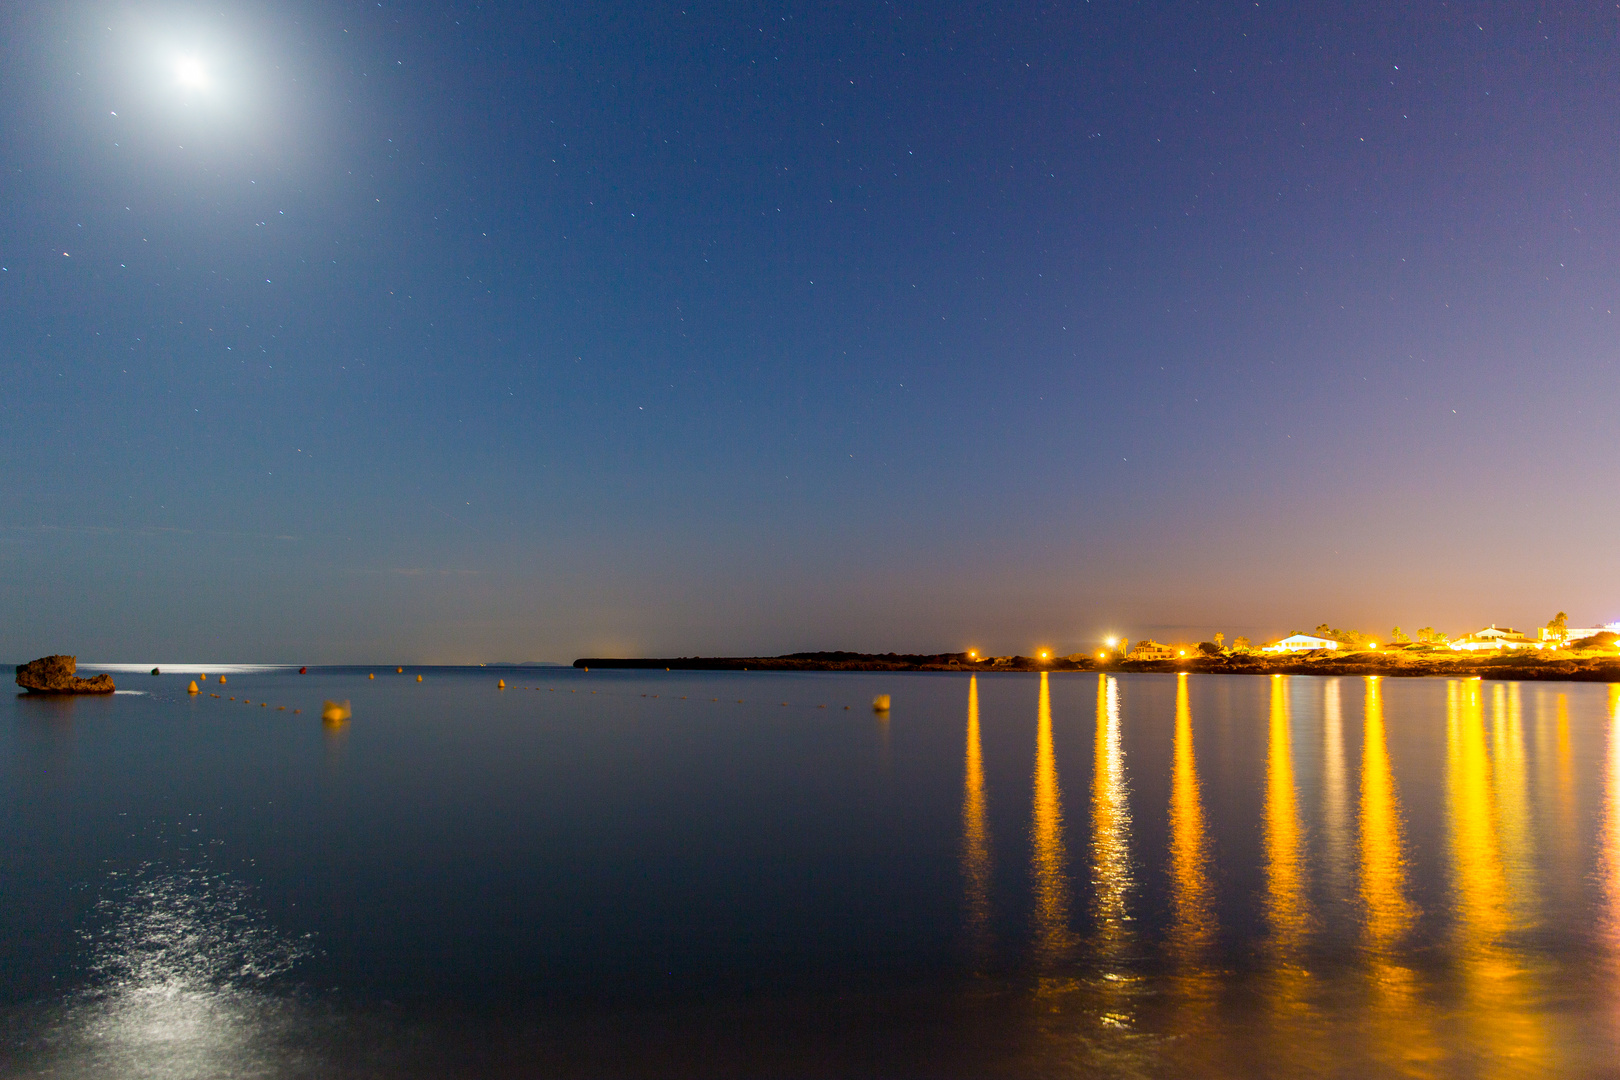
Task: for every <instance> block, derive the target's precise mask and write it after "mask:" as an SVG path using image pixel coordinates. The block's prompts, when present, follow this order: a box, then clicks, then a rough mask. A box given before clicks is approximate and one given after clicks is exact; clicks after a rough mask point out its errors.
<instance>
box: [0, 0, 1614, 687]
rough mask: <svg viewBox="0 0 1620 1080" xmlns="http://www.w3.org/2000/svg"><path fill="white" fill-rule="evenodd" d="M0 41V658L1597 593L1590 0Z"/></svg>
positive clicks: (1292, 609) (181, 13)
mask: <svg viewBox="0 0 1620 1080" xmlns="http://www.w3.org/2000/svg"><path fill="white" fill-rule="evenodd" d="M0 30H3V34H0V266H3V267H4V270H3V271H0V357H3V359H4V369H3V370H4V373H5V377H4V393H3V394H0V493H3V496H4V497H3V500H0V654H3V655H7V656H10V657H13V658H15V659H28V658H31V657H33V656H35V655H39V654H42V653H47V652H57V651H63V652H73V653H77V654H78V655H79V656H80V657H81V659H86V660H108V661H113V660H132V661H138V660H144V659H149V658H150V659H156V660H164V659H167V660H182V659H184V660H219V661H226V660H237V661H275V660H280V661H293V662H307V663H320V662H344V661H352V662H370V661H378V662H381V661H390V660H400V661H419V662H435V661H436V662H464V661H493V660H570V659H572V658H573V657H575V656H578V655H600V654H621V655H646V654H653V655H658V654H670V653H680V654H693V653H696V654H703V655H710V654H721V653H742V654H751V653H776V652H782V651H787V650H794V649H805V648H854V649H873V650H884V651H887V650H890V649H894V650H900V651H909V650H919V651H922V650H927V651H932V650H936V649H960V648H967V647H975V646H976V647H978V648H981V649H986V650H990V651H993V652H1015V651H1017V652H1026V653H1027V652H1029V651H1031V650H1032V649H1035V648H1038V647H1042V646H1045V647H1053V648H1056V649H1059V650H1060V651H1065V652H1067V651H1070V650H1071V649H1080V648H1085V647H1087V646H1088V645H1089V644H1090V643H1092V642H1093V641H1095V640H1096V639H1097V638H1098V637H1100V636H1102V635H1104V634H1106V633H1110V632H1117V633H1125V634H1128V635H1130V636H1131V637H1144V636H1152V637H1158V638H1161V639H1163V638H1176V637H1178V636H1183V635H1196V636H1205V635H1207V634H1209V633H1211V632H1213V631H1215V630H1222V631H1224V632H1225V633H1226V634H1227V635H1228V637H1232V636H1235V635H1237V634H1248V635H1250V636H1255V637H1258V636H1262V635H1271V634H1279V633H1283V632H1286V631H1288V630H1292V629H1297V628H1301V627H1306V628H1308V627H1311V626H1315V625H1316V624H1317V623H1319V622H1322V621H1324V620H1325V621H1328V622H1330V623H1332V624H1333V625H1336V626H1343V627H1346V628H1350V627H1355V628H1360V629H1363V630H1366V631H1370V632H1376V633H1384V632H1387V630H1388V628H1389V627H1390V625H1391V624H1396V623H1398V624H1400V625H1402V626H1404V627H1405V628H1406V629H1408V630H1415V629H1416V628H1417V627H1419V626H1422V625H1433V626H1435V627H1437V628H1439V629H1441V630H1446V631H1450V632H1453V633H1461V632H1463V631H1466V630H1471V629H1475V628H1477V627H1478V626H1480V625H1483V624H1485V623H1487V622H1496V623H1498V624H1509V625H1516V626H1520V627H1521V628H1525V627H1527V626H1528V627H1533V626H1536V625H1540V624H1541V623H1544V622H1545V621H1546V620H1547V619H1548V618H1549V617H1550V616H1551V615H1552V614H1553V613H1554V611H1556V610H1558V609H1560V608H1562V609H1564V610H1567V611H1568V612H1569V614H1570V616H1571V619H1572V622H1574V623H1579V624H1582V625H1589V624H1591V623H1594V622H1605V621H1609V620H1612V619H1620V564H1617V562H1616V560H1615V559H1614V557H1613V554H1612V549H1613V545H1614V541H1615V538H1616V536H1617V533H1620V504H1617V501H1616V494H1615V492H1616V484H1615V475H1616V470H1617V465H1620V440H1617V434H1620V432H1617V418H1620V370H1617V367H1616V357H1617V354H1620V333H1617V332H1620V321H1617V319H1616V316H1615V307H1616V304H1617V301H1620V295H1617V287H1620V212H1617V211H1620V8H1617V7H1616V5H1614V4H1585V5H1575V4H1570V5H1556V4H1546V5H1519V6H1513V5H1503V4H1490V5H1486V4H1421V5H1417V4H1413V5H1392V4H1366V3H1342V4H1326V3H1318V4H1304V5H1301V4H1278V3H1272V2H1270V0H1265V2H1262V3H1255V2H1253V0H1245V2H1233V3H1213V4H1211V3H1176V4H1168V3H1167V4H1144V3H1135V4H1125V3H1112V2H1101V0H1099V2H1095V3H1064V4H1055V5H1054V4H987V3H978V4H961V3H942V2H938V0H931V2H928V3H877V2H870V3H839V2H832V3H829V2H826V0H818V2H816V3H755V4H749V3H739V2H734V0H727V2H724V3H685V4H677V3H669V4H647V5H639V6H638V5H629V4H617V3H592V4H577V3H576V4H560V3H558V4H546V3H494V2H486V3H470V2H469V3H427V2H420V3H419V2H405V3H401V2H395V0H385V2H383V3H377V2H375V0H368V2H364V3H344V2H333V0H322V2H320V3H314V2H297V0H288V2H285V3H277V4H268V3H257V4H253V3H247V4H244V3H215V4H208V5H192V6H187V5H173V4H145V3H140V2H135V0H131V2H123V3H112V4H106V3H103V4H96V3H90V4H83V3H80V4H75V3H64V4H36V3H23V2H18V0H6V2H0ZM185 57H193V58H195V59H196V60H197V61H198V62H199V63H200V64H201V65H202V68H203V69H204V70H205V71H206V73H207V85H205V86H203V87H201V88H188V87H186V86H183V85H182V84H181V81H180V79H179V78H178V76H177V65H178V64H179V63H180V61H181V60H182V59H183V58H185Z"/></svg>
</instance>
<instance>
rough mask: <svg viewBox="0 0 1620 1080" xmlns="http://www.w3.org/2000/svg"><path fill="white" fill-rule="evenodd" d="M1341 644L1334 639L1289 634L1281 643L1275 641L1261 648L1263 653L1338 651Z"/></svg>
mask: <svg viewBox="0 0 1620 1080" xmlns="http://www.w3.org/2000/svg"><path fill="white" fill-rule="evenodd" d="M1338 647H1339V643H1338V642H1337V641H1334V640H1333V639H1332V638H1325V637H1314V636H1312V635H1311V634H1289V635H1288V636H1287V637H1285V638H1283V639H1282V640H1281V641H1273V642H1272V643H1271V644H1270V645H1262V646H1260V651H1261V652H1311V651H1313V650H1315V649H1337V648H1338Z"/></svg>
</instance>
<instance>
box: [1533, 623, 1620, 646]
mask: <svg viewBox="0 0 1620 1080" xmlns="http://www.w3.org/2000/svg"><path fill="white" fill-rule="evenodd" d="M1597 634H1620V622H1612V623H1609V624H1608V625H1606V626H1571V627H1570V628H1569V629H1567V630H1554V629H1553V628H1552V627H1550V626H1543V627H1542V628H1541V640H1542V641H1549V642H1550V641H1579V640H1581V639H1582V638H1589V637H1593V636H1594V635H1597Z"/></svg>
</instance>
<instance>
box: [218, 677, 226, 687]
mask: <svg viewBox="0 0 1620 1080" xmlns="http://www.w3.org/2000/svg"><path fill="white" fill-rule="evenodd" d="M219 685H221V686H224V685H225V676H223V675H221V676H220V677H219Z"/></svg>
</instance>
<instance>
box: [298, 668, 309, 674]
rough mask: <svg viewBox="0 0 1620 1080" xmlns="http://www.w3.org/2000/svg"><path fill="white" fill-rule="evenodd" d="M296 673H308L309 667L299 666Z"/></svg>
mask: <svg viewBox="0 0 1620 1080" xmlns="http://www.w3.org/2000/svg"><path fill="white" fill-rule="evenodd" d="M298 674H300V675H308V674H309V668H307V667H301V668H299V669H298Z"/></svg>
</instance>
